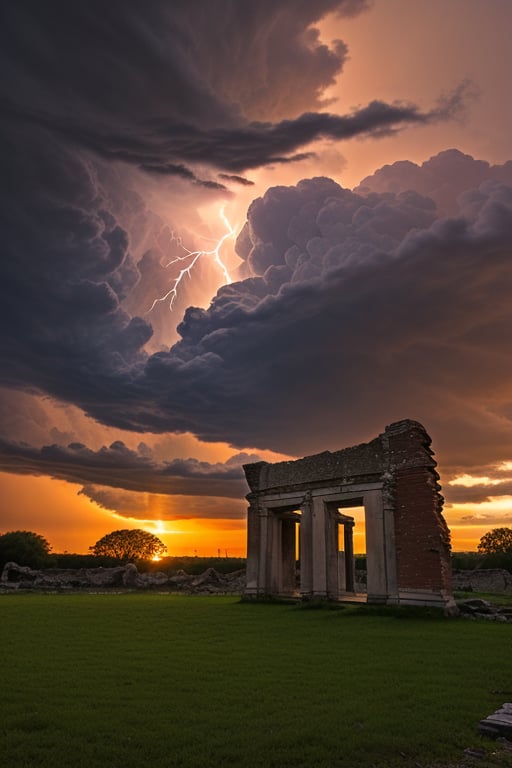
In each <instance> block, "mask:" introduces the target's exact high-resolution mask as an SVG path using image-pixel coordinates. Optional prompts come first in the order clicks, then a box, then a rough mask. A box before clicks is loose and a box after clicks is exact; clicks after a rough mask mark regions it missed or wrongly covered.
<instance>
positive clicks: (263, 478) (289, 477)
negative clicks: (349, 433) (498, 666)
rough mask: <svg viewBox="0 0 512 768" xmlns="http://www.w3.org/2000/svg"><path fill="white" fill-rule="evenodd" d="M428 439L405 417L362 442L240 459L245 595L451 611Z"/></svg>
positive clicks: (446, 538)
mask: <svg viewBox="0 0 512 768" xmlns="http://www.w3.org/2000/svg"><path fill="white" fill-rule="evenodd" d="M430 444H431V439H430V437H429V436H428V434H427V432H426V431H425V429H424V427H423V426H422V425H421V424H419V423H418V422H416V421H410V420H404V421H399V422H396V423H393V424H391V425H390V426H388V427H386V429H385V430H384V432H383V433H382V434H381V435H379V436H378V437H376V438H375V439H374V440H372V441H371V442H369V443H364V444H362V445H357V446H354V447H351V448H345V449H344V450H340V451H335V452H332V453H331V452H330V451H325V452H324V453H319V454H316V455H314V456H306V457H305V458H303V459H298V460H296V461H283V462H278V463H275V464H270V463H268V462H265V461H260V462H256V463H253V464H246V465H245V466H244V471H245V476H246V478H247V482H248V485H249V488H250V493H249V494H248V495H247V499H248V501H249V509H248V525H247V529H248V530H247V571H246V588H245V595H246V596H247V597H263V596H275V597H290V596H294V597H297V596H300V597H302V598H303V599H311V598H321V599H329V600H340V599H341V600H343V599H360V600H364V599H366V601H367V602H368V603H382V604H402V605H433V606H439V607H443V608H445V609H447V610H449V611H450V610H451V609H453V608H454V607H455V603H454V600H453V596H452V588H451V564H450V533H449V530H448V527H447V525H446V522H445V520H444V518H443V515H442V508H443V497H442V496H441V494H440V490H441V487H440V485H439V483H438V480H439V475H438V473H437V472H436V466H437V465H436V462H435V460H434V458H433V452H432V451H431V450H430ZM354 507H364V514H365V532H366V558H367V592H366V595H365V596H364V597H362V596H359V595H357V594H356V582H355V567H354V551H353V527H354V518H353V516H351V515H350V510H351V508H354ZM297 561H298V562H299V569H298V572H297Z"/></svg>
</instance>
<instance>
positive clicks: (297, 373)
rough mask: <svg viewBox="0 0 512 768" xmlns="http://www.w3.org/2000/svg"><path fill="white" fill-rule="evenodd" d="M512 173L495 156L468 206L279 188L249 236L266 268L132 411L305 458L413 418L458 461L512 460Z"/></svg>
mask: <svg viewBox="0 0 512 768" xmlns="http://www.w3.org/2000/svg"><path fill="white" fill-rule="evenodd" d="M462 159H463V158H462V157H461V156H460V155H459V153H457V152H449V153H446V154H444V155H443V156H442V157H440V158H438V163H437V165H438V167H439V169H440V170H441V169H443V174H444V173H445V172H446V167H445V165H446V166H447V167H448V168H449V167H450V165H453V164H454V163H457V162H459V161H461V160H462ZM464 162H468V160H467V159H465V160H464ZM435 165H436V163H433V162H431V163H427V164H426V169H425V170H426V171H428V172H429V173H431V172H432V167H434V166H435ZM476 165H477V166H478V167H480V164H479V163H476ZM506 170H507V169H506V168H505V167H504V166H502V167H499V168H492V167H489V166H487V173H486V176H487V180H486V181H483V182H482V183H481V184H480V185H479V186H478V187H477V188H476V189H473V190H466V191H465V192H464V193H463V194H462V195H461V196H459V203H458V206H459V212H458V215H457V216H444V215H442V214H441V213H440V212H439V210H438V209H437V207H436V205H435V203H434V201H433V200H432V199H431V198H428V197H425V196H423V195H419V194H418V193H416V192H414V191H407V192H398V193H397V194H394V193H389V192H386V193H383V194H378V193H370V194H369V195H368V196H362V195H358V194H355V193H353V192H350V191H348V190H343V189H341V188H340V187H339V186H338V185H337V184H336V183H335V182H333V181H332V180H329V179H314V180H309V181H303V182H300V183H299V184H298V185H297V186H296V187H289V188H285V187H277V188H274V189H271V190H269V191H268V192H267V193H266V194H265V195H264V197H263V198H260V199H258V200H257V201H255V202H254V203H253V205H252V206H251V208H250V210H249V214H248V225H247V228H246V231H245V232H244V233H243V234H242V235H241V237H240V239H239V246H238V247H239V253H240V254H241V256H243V257H244V259H245V261H246V262H247V264H248V268H249V270H250V272H251V274H252V275H253V277H252V278H249V279H246V280H244V281H241V282H239V283H236V284H233V285H231V286H225V287H223V288H222V289H221V290H220V291H219V293H218V295H217V296H216V297H215V299H214V300H213V302H212V305H211V307H210V308H209V309H208V310H202V309H199V308H190V309H189V310H188V311H187V313H186V314H185V317H184V320H183V322H182V324H181V325H180V326H179V332H180V333H181V335H182V340H181V341H180V342H179V343H178V344H176V345H175V346H174V347H173V348H172V349H171V350H170V351H169V352H168V353H161V354H156V355H153V356H152V357H151V358H150V359H149V360H148V362H147V364H146V367H145V372H144V377H143V379H141V380H140V386H141V390H140V392H141V395H142V400H141V401H140V402H139V404H138V405H137V404H134V406H133V407H132V406H130V410H131V412H132V414H133V415H134V416H135V415H136V414H137V409H138V408H140V405H141V403H142V402H144V401H145V402H146V405H147V408H148V411H150V409H151V406H152V407H153V408H157V409H158V410H159V412H160V416H158V415H157V410H154V411H153V412H152V413H151V416H150V418H152V417H153V418H155V420H156V421H155V422H153V423H156V422H157V421H158V418H160V417H161V416H162V414H163V413H164V412H165V414H166V416H165V417H164V420H165V419H166V418H169V422H168V424H169V427H170V428H171V427H172V428H178V429H190V430H192V431H193V432H194V433H195V434H198V435H199V436H200V437H202V438H204V439H207V440H208V439H209V440H219V439H224V440H229V441H232V442H233V443H234V444H238V445H242V444H246V443H247V442H251V443H252V444H254V445H259V446H263V445H265V446H272V447H273V448H274V449H276V450H282V451H283V452H288V453H294V454H299V453H304V452H312V451H314V450H320V449H321V448H325V447H331V448H334V447H337V446H338V447H339V446H340V445H345V444H350V443H351V442H353V441H357V440H359V439H361V437H362V436H371V435H372V434H374V433H375V431H376V429H380V428H382V426H384V424H385V423H387V422H389V421H392V420H394V419H398V418H401V417H403V416H404V415H408V416H410V417H412V418H417V419H419V420H420V421H424V423H425V424H426V425H427V428H429V429H430V431H431V432H432V433H433V436H434V439H435V440H436V447H437V449H438V451H439V453H440V455H441V456H442V457H443V461H445V462H446V466H447V469H449V466H451V465H457V466H458V465H459V464H464V465H465V466H468V462H469V463H473V464H474V465H478V464H479V463H481V462H482V461H487V462H488V461H493V460H494V461H499V460H500V459H504V458H507V457H508V455H509V452H510V426H511V425H510V416H507V415H506V414H507V408H509V403H510V393H509V391H508V383H507V382H508V381H509V380H510V376H511V374H512V367H511V365H512V363H511V358H510V355H509V353H508V345H509V342H508V339H509V338H510V333H511V331H512V327H511V324H512V318H511V315H510V309H509V292H510V287H511V278H512V263H511V261H510V250H511V244H512V184H511V182H512V178H511V179H510V180H509V183H508V184H505V183H504V181H505V176H506ZM443 174H441V173H440V176H441V177H442V176H443ZM146 388H147V389H146ZM144 391H146V392H147V393H148V396H147V398H146V396H145V395H144ZM149 393H151V394H150V396H149ZM150 403H151V405H150ZM102 418H106V414H105V415H103V414H102ZM377 425H378V426H377Z"/></svg>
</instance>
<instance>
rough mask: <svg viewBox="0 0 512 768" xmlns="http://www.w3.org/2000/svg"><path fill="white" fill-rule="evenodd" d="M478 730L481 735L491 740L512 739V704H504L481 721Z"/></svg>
mask: <svg viewBox="0 0 512 768" xmlns="http://www.w3.org/2000/svg"><path fill="white" fill-rule="evenodd" d="M478 730H479V731H480V733H481V734H482V735H484V736H490V737H491V738H493V739H496V738H498V737H504V738H506V739H512V703H510V702H506V703H505V704H503V706H501V707H500V708H499V709H497V710H496V712H493V714H492V715H489V717H486V718H485V720H481V721H480V724H479V726H478Z"/></svg>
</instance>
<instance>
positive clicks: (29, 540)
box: [0, 531, 52, 568]
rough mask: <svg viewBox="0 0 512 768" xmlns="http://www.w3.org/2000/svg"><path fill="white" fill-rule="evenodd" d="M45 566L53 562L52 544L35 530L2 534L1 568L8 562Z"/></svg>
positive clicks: (0, 542)
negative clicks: (51, 554) (51, 555)
mask: <svg viewBox="0 0 512 768" xmlns="http://www.w3.org/2000/svg"><path fill="white" fill-rule="evenodd" d="M10 562H13V563H16V564H17V565H28V566H29V567H30V568H44V567H45V566H49V565H51V564H52V561H51V557H50V544H49V543H48V542H47V541H46V539H45V538H44V536H41V534H39V533H33V531H9V532H8V533H4V534H2V535H1V536H0V568H3V567H4V565H5V564H6V563H10Z"/></svg>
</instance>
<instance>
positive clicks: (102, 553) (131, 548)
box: [0, 528, 245, 575]
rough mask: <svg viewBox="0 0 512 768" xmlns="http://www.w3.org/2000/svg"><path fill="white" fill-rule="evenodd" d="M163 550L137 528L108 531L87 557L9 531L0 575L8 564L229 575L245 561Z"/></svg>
mask: <svg viewBox="0 0 512 768" xmlns="http://www.w3.org/2000/svg"><path fill="white" fill-rule="evenodd" d="M166 553H167V547H166V546H165V544H164V543H163V542H162V541H161V540H160V539H159V538H158V536H155V535H154V534H152V533H149V532H148V531H143V530H142V529H140V528H135V529H121V530H117V531H112V532H111V533H108V534H106V535H105V536H103V537H102V538H101V539H99V540H98V541H97V542H96V543H95V544H94V545H93V546H91V547H89V554H87V555H79V554H69V553H67V552H65V553H55V552H52V549H51V545H50V543H49V542H48V541H47V539H45V537H44V536H42V535H41V534H39V533H34V532H33V531H9V532H8V533H4V534H1V535H0V572H1V571H2V569H3V567H4V565H5V564H6V563H9V562H13V563H16V564H17V565H22V566H28V567H30V568H34V569H43V568H98V567H104V568H108V567H113V566H118V565H125V564H127V563H136V564H137V568H138V570H139V571H141V572H142V571H149V570H157V569H158V570H163V571H169V572H170V571H173V572H174V571H176V570H180V569H182V570H185V571H187V573H189V574H191V575H193V574H196V573H202V572H203V571H204V570H206V568H209V567H214V568H216V570H217V571H220V572H223V573H229V572H232V571H235V570H239V569H241V568H244V567H245V558H237V557H223V558H220V557H216V558H214V557H211V558H204V557H166Z"/></svg>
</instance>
